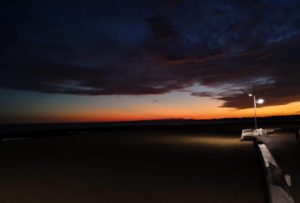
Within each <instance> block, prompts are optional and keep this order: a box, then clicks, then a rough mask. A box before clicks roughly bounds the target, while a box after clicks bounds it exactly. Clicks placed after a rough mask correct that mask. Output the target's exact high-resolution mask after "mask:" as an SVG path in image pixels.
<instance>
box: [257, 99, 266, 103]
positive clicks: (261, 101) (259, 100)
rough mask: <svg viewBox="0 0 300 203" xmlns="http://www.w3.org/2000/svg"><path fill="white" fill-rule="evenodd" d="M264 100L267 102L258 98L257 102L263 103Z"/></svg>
mask: <svg viewBox="0 0 300 203" xmlns="http://www.w3.org/2000/svg"><path fill="white" fill-rule="evenodd" d="M264 102H265V100H263V99H258V100H257V101H256V103H257V104H263V103H264Z"/></svg>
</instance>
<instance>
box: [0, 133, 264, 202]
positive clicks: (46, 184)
mask: <svg viewBox="0 0 300 203" xmlns="http://www.w3.org/2000/svg"><path fill="white" fill-rule="evenodd" d="M0 161H1V164H0V174H1V175H0V177H1V181H0V202H3V203H6V202H7V203H8V202H9V203H19V202H20V203H21V202H22V203H24V202H29V203H41V202H43V203H48V202H49V203H50V202H55V203H69V202H72V203H79V202H84V203H85V202H89V203H93V202H101V203H106V202H113V203H114V202H130V203H142V202H143V203H144V202H145V203H148V202H155V203H160V202H164V203H166V202H170V203H177V202H184V203H189V202H207V203H209V202H214V203H216V202H230V203H231V202H258V203H260V202H264V199H263V198H264V197H263V192H262V186H261V174H260V170H259V165H258V164H259V161H258V160H257V157H256V154H255V150H254V147H253V143H252V142H240V139H239V136H238V135H237V136H231V135H222V134H203V133H202V134H200V133H174V132H171V133H170V132H151V131H148V132H145V131H126V132H122V131H119V132H118V131H117V132H105V133H103V132H102V133H93V134H81V135H73V136H63V137H49V138H41V139H31V140H23V141H11V142H5V143H1V144H0Z"/></svg>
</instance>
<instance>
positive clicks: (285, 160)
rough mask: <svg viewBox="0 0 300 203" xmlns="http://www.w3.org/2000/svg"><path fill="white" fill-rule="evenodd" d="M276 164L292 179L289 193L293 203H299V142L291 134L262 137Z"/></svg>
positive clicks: (283, 133) (274, 134)
mask: <svg viewBox="0 0 300 203" xmlns="http://www.w3.org/2000/svg"><path fill="white" fill-rule="evenodd" d="M262 141H263V142H264V143H265V144H266V145H267V147H268V148H269V149H270V151H271V153H272V155H273V156H274V158H275V160H276V162H277V163H278V164H279V166H280V167H281V168H282V169H283V170H284V172H285V173H286V174H289V175H291V177H292V187H291V192H292V195H293V197H294V200H295V202H300V162H299V160H300V141H297V140H296V136H295V133H293V132H276V133H273V134H269V135H266V136H263V137H262Z"/></svg>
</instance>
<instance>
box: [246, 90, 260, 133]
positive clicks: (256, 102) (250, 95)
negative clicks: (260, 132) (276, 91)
mask: <svg viewBox="0 0 300 203" xmlns="http://www.w3.org/2000/svg"><path fill="white" fill-rule="evenodd" d="M253 89H254V88H253ZM241 91H242V92H243V93H245V94H246V95H248V96H249V97H253V110H254V127H255V130H257V118H256V104H263V103H264V100H263V99H261V98H259V99H258V100H256V96H255V94H251V93H248V92H246V91H245V90H242V89H241Z"/></svg>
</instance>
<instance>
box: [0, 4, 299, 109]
mask: <svg viewBox="0 0 300 203" xmlns="http://www.w3.org/2000/svg"><path fill="white" fill-rule="evenodd" d="M299 6H300V2H299V1H294V0H290V1H279V0H277V1H275V0H272V1H271V0H270V1H268V0H264V1H262V0H261V1H259V0H247V1H243V2H242V3H241V1H236V0H226V1H224V0H220V1H201V3H199V1H192V0H191V1H169V0H168V1H151V2H148V1H130V2H127V1H126V2H125V1H101V2H96V1H85V2H81V1H79V0H78V1H72V2H70V1H63V2H62V1H33V0H31V1H15V2H12V1H11V2H9V3H6V4H5V3H4V4H3V6H2V7H1V8H0V13H1V15H0V26H1V27H2V28H3V29H2V30H4V31H2V32H1V33H0V44H1V45H0V66H1V69H0V87H1V88H8V89H18V90H27V91H36V92H46V93H60V94H80V95H143V94H163V93H167V92H171V91H174V90H181V89H184V88H187V87H190V86H192V85H194V84H201V85H203V86H208V87H212V88H218V89H219V90H220V89H221V90H223V91H221V92H219V91H218V92H193V93H191V94H192V95H193V96H200V97H213V98H217V99H220V100H222V101H224V104H223V106H224V107H234V108H248V107H249V104H248V103H249V98H246V97H245V96H244V95H243V94H241V92H240V91H237V90H238V89H239V88H246V89H248V88H249V87H251V86H252V84H255V85H256V89H257V94H259V95H261V96H262V97H264V98H265V99H266V101H267V102H266V105H280V104H287V103H290V102H295V101H300V94H299V93H298V92H300V80H299V78H300V71H299V65H300V62H299V56H300V52H299V46H300V24H299V22H300V14H299V12H298V9H297V8H299ZM225 87H227V88H225ZM228 87H230V88H228Z"/></svg>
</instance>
